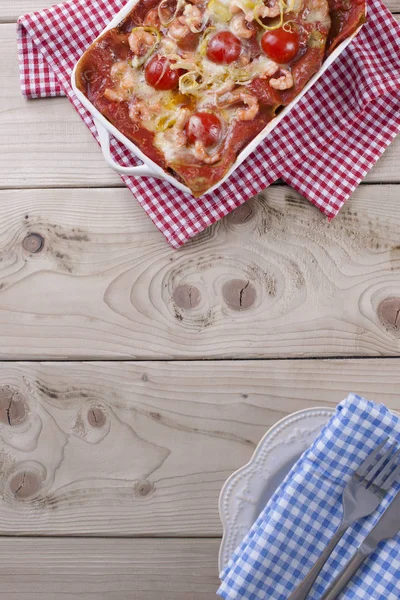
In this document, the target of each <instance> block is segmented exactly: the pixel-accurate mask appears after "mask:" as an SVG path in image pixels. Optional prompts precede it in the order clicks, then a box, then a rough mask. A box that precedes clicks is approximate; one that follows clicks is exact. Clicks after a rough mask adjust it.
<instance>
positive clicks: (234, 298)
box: [222, 279, 256, 310]
mask: <svg viewBox="0 0 400 600" xmlns="http://www.w3.org/2000/svg"><path fill="white" fill-rule="evenodd" d="M222 296H223V298H224V300H225V302H226V303H227V305H228V306H229V308H232V309H233V310H247V309H248V308H250V307H251V306H253V304H254V302H255V300H256V290H255V288H254V286H253V285H252V284H251V283H250V281H245V280H244V279H232V280H231V281H227V282H226V283H225V284H224V286H223V288H222Z"/></svg>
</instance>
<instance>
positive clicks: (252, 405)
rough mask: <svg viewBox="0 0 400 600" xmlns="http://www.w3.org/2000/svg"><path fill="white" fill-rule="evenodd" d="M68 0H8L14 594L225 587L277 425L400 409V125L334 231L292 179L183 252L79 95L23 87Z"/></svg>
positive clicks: (208, 594)
mask: <svg viewBox="0 0 400 600" xmlns="http://www.w3.org/2000/svg"><path fill="white" fill-rule="evenodd" d="M52 2H53V0H15V1H14V2H12V3H11V2H9V0H0V37H1V40H2V52H1V53H0V65H1V69H0V73H1V86H0V138H1V144H0V207H1V212H0V358H1V361H2V362H0V463H1V465H0V534H1V535H2V536H3V537H2V539H1V543H0V583H1V585H0V599H1V600H39V599H40V600H59V599H60V600H64V599H65V600H73V599H74V600H75V599H76V600H78V599H79V600H91V599H96V600H128V599H134V600H160V599H161V600H211V599H213V598H214V597H215V591H216V588H217V586H218V577H217V552H218V547H219V543H220V536H221V525H220V522H219V518H218V511H217V499H218V494H219V490H220V488H221V486H222V484H223V482H224V481H225V479H226V478H227V477H228V475H229V474H230V473H231V472H232V471H234V470H236V469H237V468H238V467H240V466H241V465H242V464H244V463H245V462H246V461H247V460H248V459H249V458H250V456H251V454H252V452H253V450H254V448H255V446H256V444H257V443H258V441H259V440H260V438H261V437H262V435H263V434H264V433H265V431H266V429H267V428H268V427H269V426H271V425H272V424H273V423H275V422H276V421H277V420H278V419H280V418H281V417H283V416H284V415H286V414H288V413H291V412H293V411H296V410H299V409H302V408H306V407H313V406H334V405H335V404H336V403H337V402H339V401H340V400H342V399H343V398H344V397H345V396H346V395H347V393H348V392H349V391H356V392H358V393H360V394H364V395H366V396H368V397H369V398H371V399H375V400H377V401H382V402H385V403H386V404H387V405H388V406H389V407H391V408H397V409H400V202H399V199H400V185H399V184H400V170H399V164H400V139H397V140H395V141H394V143H393V144H392V145H391V147H390V148H389V149H388V150H387V152H386V153H385V155H384V156H383V157H382V158H381V160H380V161H379V162H378V163H377V165H376V166H375V167H374V169H373V170H372V171H371V173H370V174H369V175H368V177H367V178H366V180H365V182H364V183H363V184H361V185H360V187H359V188H358V190H357V191H356V192H355V194H354V195H353V197H352V198H351V199H350V201H349V202H348V203H347V205H346V206H345V207H344V208H343V209H342V211H341V213H340V215H339V216H338V217H337V218H336V219H335V220H334V221H333V222H331V223H330V224H329V223H328V221H327V220H326V218H325V217H323V216H322V215H321V214H320V213H319V212H318V211H317V210H316V209H315V208H313V207H312V206H311V205H310V204H309V203H308V202H307V201H306V200H304V199H303V198H301V197H300V196H299V195H298V194H296V193H295V192H294V191H293V190H291V189H290V188H289V187H287V186H285V185H280V184H277V185H274V186H272V187H270V188H269V189H268V190H267V191H266V192H265V193H263V194H261V195H260V196H259V197H257V198H255V199H253V200H252V201H250V202H249V203H248V204H246V205H245V206H243V207H241V208H240V209H238V210H237V211H235V213H233V214H232V215H230V216H228V217H227V218H226V219H224V220H223V221H221V222H220V223H218V224H216V225H215V226H213V227H212V228H210V229H209V230H208V231H206V232H204V233H203V234H201V235H200V236H198V237H197V238H196V239H194V240H192V241H191V242H189V243H188V244H187V245H186V246H185V247H184V248H182V249H180V250H179V251H175V250H172V249H170V248H169V247H168V245H167V244H166V242H165V241H164V238H163V237H162V235H161V234H160V233H159V232H158V231H157V230H156V228H155V227H154V226H153V225H152V223H151V222H150V220H149V219H148V218H147V216H146V215H145V213H144V212H143V211H142V209H141V208H140V206H139V205H138V204H137V203H136V202H135V201H134V199H133V198H132V196H131V194H130V192H128V191H127V190H126V189H125V188H124V187H123V186H122V184H121V180H120V179H119V177H118V176H117V175H116V174H115V173H114V172H113V171H111V170H110V169H108V167H107V166H106V165H105V163H104V161H103V158H102V156H101V153H100V151H99V150H98V148H97V146H96V144H95V142H94V141H93V139H92V137H91V135H90V133H89V132H88V131H87V129H86V127H85V126H84V125H83V123H82V122H81V121H80V119H79V117H78V115H77V114H76V113H75V111H74V110H73V108H72V107H71V106H70V104H69V102H68V101H67V100H66V99H65V98H56V99H44V100H36V101H26V100H24V99H23V98H22V96H21V95H20V91H19V84H18V70H17V58H16V40H15V37H16V36H15V21H16V18H17V16H18V15H19V14H22V13H24V12H29V11H33V10H37V9H40V8H42V7H43V6H44V5H46V4H47V5H50V4H51V3H52ZM388 6H389V7H390V9H391V10H392V11H393V12H395V13H396V11H397V12H398V13H400V0H390V2H388ZM399 17H400V15H398V16H397V18H398V19H399ZM204 359H207V360H204Z"/></svg>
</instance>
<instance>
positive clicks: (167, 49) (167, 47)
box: [160, 37, 178, 56]
mask: <svg viewBox="0 0 400 600" xmlns="http://www.w3.org/2000/svg"><path fill="white" fill-rule="evenodd" d="M160 48H161V49H162V50H163V51H164V53H165V54H166V55H167V56H169V55H173V54H177V53H178V46H177V45H176V42H175V40H171V39H170V38H167V37H163V38H161V42H160Z"/></svg>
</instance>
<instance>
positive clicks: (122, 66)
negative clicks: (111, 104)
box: [104, 61, 136, 102]
mask: <svg viewBox="0 0 400 600" xmlns="http://www.w3.org/2000/svg"><path fill="white" fill-rule="evenodd" d="M111 78H112V79H113V81H115V84H116V87H115V89H110V88H107V89H106V90H105V91H104V96H105V97H106V98H107V99H108V100H113V101H116V102H123V101H125V100H129V98H130V97H131V95H132V93H133V89H134V87H135V84H136V78H135V71H134V70H133V69H132V67H130V66H129V65H128V63H126V62H123V61H119V62H116V63H114V64H113V66H112V67H111Z"/></svg>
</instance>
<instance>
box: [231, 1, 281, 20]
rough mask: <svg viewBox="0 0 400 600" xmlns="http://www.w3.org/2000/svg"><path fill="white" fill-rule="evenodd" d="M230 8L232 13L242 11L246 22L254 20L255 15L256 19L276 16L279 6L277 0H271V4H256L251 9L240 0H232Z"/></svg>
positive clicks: (279, 9) (278, 12)
mask: <svg viewBox="0 0 400 600" xmlns="http://www.w3.org/2000/svg"><path fill="white" fill-rule="evenodd" d="M230 9H231V13H232V14H238V13H240V12H243V13H244V18H245V19H246V21H247V22H248V23H251V22H252V21H254V19H255V18H256V17H257V18H258V19H264V18H266V17H270V18H272V17H277V16H278V15H279V14H280V12H281V8H280V5H279V1H278V0H272V5H271V6H265V5H264V4H260V5H256V6H255V7H254V8H252V9H250V10H249V9H248V8H247V7H246V6H245V4H243V3H242V0H232V2H231V4H230Z"/></svg>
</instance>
